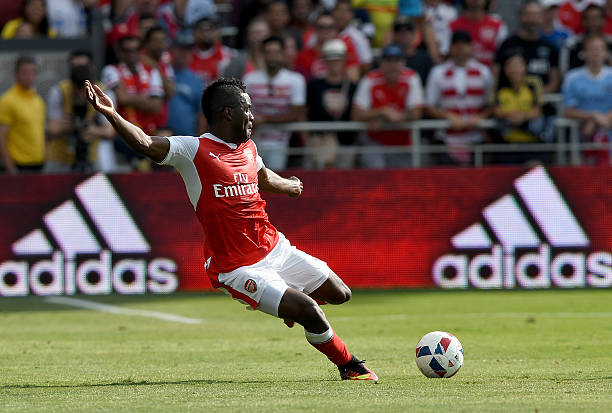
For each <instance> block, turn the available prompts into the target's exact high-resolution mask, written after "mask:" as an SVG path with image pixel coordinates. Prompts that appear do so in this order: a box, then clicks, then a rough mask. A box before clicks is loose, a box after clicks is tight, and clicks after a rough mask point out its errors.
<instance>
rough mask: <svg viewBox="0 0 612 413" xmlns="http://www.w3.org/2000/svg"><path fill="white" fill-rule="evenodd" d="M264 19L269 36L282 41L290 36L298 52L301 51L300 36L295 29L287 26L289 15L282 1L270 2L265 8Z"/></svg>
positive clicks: (271, 0) (285, 4) (287, 8)
mask: <svg viewBox="0 0 612 413" xmlns="http://www.w3.org/2000/svg"><path fill="white" fill-rule="evenodd" d="M265 19H266V22H267V23H268V27H269V28H270V35H271V36H276V37H280V38H283V39H284V38H286V37H287V36H291V37H293V39H294V40H295V43H296V44H297V48H298V50H300V49H302V35H301V33H300V32H299V31H298V30H297V29H295V28H293V27H290V26H289V22H290V21H291V15H290V14H289V7H288V6H287V3H285V1H284V0H270V2H269V3H268V5H267V7H266V14H265Z"/></svg>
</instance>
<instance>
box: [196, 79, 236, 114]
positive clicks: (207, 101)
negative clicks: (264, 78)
mask: <svg viewBox="0 0 612 413" xmlns="http://www.w3.org/2000/svg"><path fill="white" fill-rule="evenodd" d="M243 93H246V87H245V85H244V83H242V81H241V80H240V79H236V78H229V79H226V78H223V77H221V78H219V79H217V80H215V81H214V82H212V83H211V84H210V85H208V86H207V87H206V89H204V93H202V112H203V113H204V117H205V118H206V120H207V121H208V123H209V124H210V125H215V124H216V123H217V122H218V121H219V120H220V118H221V114H222V113H223V110H224V109H225V108H227V107H234V106H236V105H239V104H240V95H241V94H243Z"/></svg>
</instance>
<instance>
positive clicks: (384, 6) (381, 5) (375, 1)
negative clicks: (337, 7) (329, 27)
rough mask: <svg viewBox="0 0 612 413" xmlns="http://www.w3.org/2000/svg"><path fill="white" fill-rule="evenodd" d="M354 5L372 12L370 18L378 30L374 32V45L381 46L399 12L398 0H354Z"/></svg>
mask: <svg viewBox="0 0 612 413" xmlns="http://www.w3.org/2000/svg"><path fill="white" fill-rule="evenodd" d="M352 3H353V7H360V8H363V9H365V10H367V11H368V12H369V13H370V18H371V19H372V23H373V24H374V27H376V32H375V33H374V39H373V44H374V46H381V45H382V44H383V39H384V36H385V34H386V33H387V32H388V31H389V29H391V26H392V25H393V20H394V19H395V16H396V14H397V5H398V0H353V2H352Z"/></svg>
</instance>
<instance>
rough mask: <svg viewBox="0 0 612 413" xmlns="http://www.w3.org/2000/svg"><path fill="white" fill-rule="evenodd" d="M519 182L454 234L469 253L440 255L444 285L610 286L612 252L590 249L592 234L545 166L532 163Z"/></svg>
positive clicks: (438, 269)
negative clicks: (586, 231)
mask: <svg viewBox="0 0 612 413" xmlns="http://www.w3.org/2000/svg"><path fill="white" fill-rule="evenodd" d="M514 188H515V190H516V193H515V194H507V195H504V196H502V197H501V198H499V199H498V200H496V201H495V202H493V203H491V204H490V205H488V206H486V207H485V208H484V209H483V211H482V218H483V219H482V222H477V223H474V224H472V225H470V226H469V227H468V228H466V229H465V230H463V231H461V232H460V233H458V234H456V235H455V236H453V237H452V238H451V245H452V246H453V247H454V248H455V249H456V250H459V251H465V252H466V253H465V254H447V255H443V256H442V257H440V258H438V259H437V260H436V262H435V263H434V265H433V277H434V281H435V282H436V284H437V285H439V286H441V287H443V288H467V287H468V286H470V285H471V286H473V287H476V288H513V287H515V286H516V285H517V284H518V285H519V286H521V287H524V288H548V287H550V286H551V285H555V286H558V287H581V286H585V285H587V284H588V285H590V286H595V287H608V286H611V285H612V254H610V253H609V252H603V251H599V252H592V253H591V254H586V250H587V249H588V247H589V246H590V241H589V238H588V236H587V235H586V233H585V232H584V229H583V228H582V226H581V224H580V222H578V220H577V219H576V217H575V216H574V214H573V212H572V211H571V209H570V207H569V205H568V204H567V202H566V201H565V200H564V199H563V196H562V195H561V193H560V192H559V190H558V189H557V187H556V185H555V183H554V182H553V180H552V179H551V177H550V176H549V175H548V173H547V172H546V170H545V169H544V168H543V167H541V166H538V167H536V168H533V169H532V170H530V171H529V172H527V173H526V174H524V175H523V176H521V177H519V178H517V179H516V180H515V181H514ZM486 250H488V251H487V252H484V253H483V251H486Z"/></svg>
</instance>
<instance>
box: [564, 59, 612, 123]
mask: <svg viewBox="0 0 612 413" xmlns="http://www.w3.org/2000/svg"><path fill="white" fill-rule="evenodd" d="M563 105H564V106H565V107H566V108H576V109H579V110H581V111H586V112H599V113H607V112H609V111H611V110H612V68H610V67H603V68H602V69H601V72H599V73H598V74H597V75H593V74H591V73H590V72H589V70H588V69H587V68H586V67H584V66H583V67H579V68H576V69H572V70H570V71H569V72H568V73H567V75H566V77H565V82H563Z"/></svg>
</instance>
